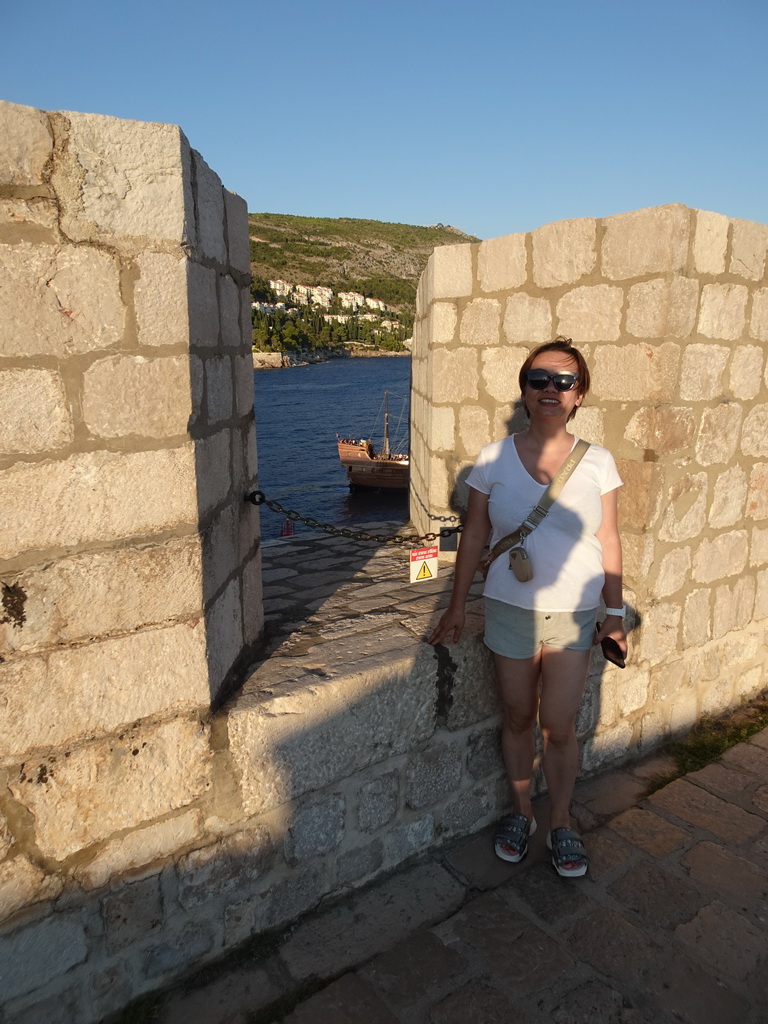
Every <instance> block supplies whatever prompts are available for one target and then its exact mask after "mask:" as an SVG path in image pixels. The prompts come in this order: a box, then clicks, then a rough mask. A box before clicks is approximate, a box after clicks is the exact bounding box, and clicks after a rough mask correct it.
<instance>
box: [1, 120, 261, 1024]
mask: <svg viewBox="0 0 768 1024" xmlns="http://www.w3.org/2000/svg"><path fill="white" fill-rule="evenodd" d="M249 282H250V266H249V250H248V228H247V210H246V206H245V203H244V201H243V200H242V199H240V198H239V197H238V196H236V195H234V194H232V193H230V192H228V191H227V190H226V189H224V188H222V184H221V181H220V180H219V178H218V177H217V175H216V174H215V173H214V172H213V171H212V170H211V169H210V168H209V167H208V166H207V164H206V163H205V161H204V160H203V159H202V157H201V156H200V155H199V154H198V153H196V152H195V151H194V150H192V149H191V148H190V146H189V143H188V142H187V140H186V138H185V137H184V135H183V134H182V132H181V131H180V130H179V128H177V127H174V126H171V125H162V124H145V123H139V122H130V121H120V120H117V119H114V118H109V117H102V116H96V115H89V114H82V113H69V112H66V113H65V112H56V113H47V112H44V111H40V110H35V109H32V108H28V107H20V106H15V105H13V104H8V103H0V472H1V474H2V482H1V483H0V600H1V604H0V736H2V742H1V743H0V919H1V920H3V921H6V922H7V927H6V930H5V932H4V933H3V937H2V938H0V944H1V945H2V957H0V959H1V960H2V962H3V964H4V967H3V978H2V981H0V991H2V993H3V999H2V1000H0V1001H4V1000H5V999H8V998H14V999H17V1000H21V1003H24V1001H25V1000H30V999H32V998H33V994H34V993H35V992H36V991H37V990H38V989H39V988H40V987H41V986H42V987H43V988H44V987H45V985H46V984H48V983H53V984H54V988H55V987H56V984H57V979H59V980H60V979H61V978H64V977H65V976H66V974H67V972H68V971H69V970H70V969H71V968H72V966H73V965H76V964H81V963H85V962H86V961H88V962H89V963H90V964H91V966H92V969H93V970H95V971H96V974H97V975H98V971H99V969H106V968H105V964H107V963H108V958H107V959H106V960H105V959H104V957H105V956H106V954H105V952H104V941H105V940H104V938H103V935H104V927H105V926H104V924H103V921H104V918H103V917H102V915H101V913H100V912H99V911H98V910H97V909H95V907H97V906H98V904H95V903H94V902H93V901H91V903H90V904H87V901H84V898H83V891H87V890H92V889H94V887H97V886H99V885H101V884H103V883H104V881H106V879H108V878H110V877H113V876H116V875H119V874H121V873H125V872H126V871H129V870H131V869H132V868H135V867H136V865H137V864H138V865H140V864H145V863H147V862H148V861H152V860H154V859H157V858H158V857H161V856H163V854H166V855H167V854H168V853H169V852H171V851H177V850H178V849H179V848H189V846H190V845H191V844H194V843H195V842H197V843H198V844H200V843H201V842H202V841H203V840H202V838H201V837H202V836H203V829H202V814H201V811H200V810H199V809H198V808H197V804H199V802H200V801H201V800H202V799H203V798H204V797H205V796H206V794H207V792H208V791H209V789H210V787H211V774H212V761H213V741H212V740H211V719H210V709H211V706H212V705H216V704H217V703H218V702H219V701H221V699H222V698H223V697H224V696H225V695H226V693H227V692H228V688H229V685H230V683H231V681H232V680H233V679H234V678H236V674H237V671H238V664H239V662H240V661H241V660H242V659H243V658H244V657H245V656H246V655H247V652H248V648H249V646H252V645H253V644H254V642H255V641H256V640H257V639H258V637H259V635H260V632H261V628H262V621H263V619H262V615H263V613H262V601H261V574H260V560H259V534H258V516H257V515H256V514H255V510H254V509H253V508H252V507H250V508H249V507H247V506H246V505H245V503H244V502H243V500H242V496H243V493H244V492H245V490H247V489H248V487H252V486H254V485H255V483H256V449H255V433H254V413H253V371H252V363H251V340H250V335H251V329H250V296H249ZM132 830H138V831H132ZM153 898H155V897H153ZM157 898H159V897H157ZM150 902H151V900H150ZM86 905H87V906H88V909H85V908H86ZM105 913H106V917H107V919H108V917H109V913H108V912H105ZM30 919H31V921H32V922H33V924H32V926H31V930H30ZM99 922H101V923H99ZM100 935H101V938H100V937H99V936H100ZM11 936H15V938H11ZM111 941H112V940H110V939H107V940H106V942H107V949H109V948H111V947H110V942H111ZM121 941H122V940H120V941H119V942H118V946H119V944H120V942H121ZM25 943H26V944H27V945H29V948H30V949H31V948H32V947H33V946H35V945H36V944H40V943H42V950H43V952H42V953H41V955H40V957H37V956H32V957H31V959H30V960H29V961H28V962H27V961H26V960H25V957H24V955H23V952H24V949H25V948H27V947H26V946H25ZM30 944H31V945H30ZM112 951H113V952H114V950H112ZM93 965H96V966H95V967H94V966H93ZM107 973H108V972H107ZM99 977H101V980H100V982H99V984H101V985H102V986H103V987H104V990H105V992H108V991H111V992H112V994H111V996H110V997H109V998H107V996H106V995H105V996H104V1000H105V1001H104V1005H105V1006H107V1007H109V1006H110V1005H111V1006H112V1007H114V1006H115V1005H116V1004H115V998H116V996H115V992H116V991H117V990H116V989H115V986H116V985H118V982H117V980H116V978H112V980H111V981H108V980H107V979H106V978H105V977H104V976H101V975H99ZM121 984H122V983H121ZM66 988H67V986H66V984H65V983H64V982H61V984H60V989H61V991H64V990H65V989H66ZM118 988H119V986H118ZM120 993H122V995H123V996H125V994H126V989H125V985H124V984H122V988H121V989H120ZM129 994H130V993H129ZM60 995H61V993H59V996H56V998H54V1000H53V1001H54V1003H55V1002H56V1001H57V1000H59V999H60ZM117 998H118V1000H119V993H118V997H117ZM110 999H111V1002H110ZM97 1002H98V1000H97ZM81 1010H82V1007H81ZM21 1012H22V1011H21V1010H19V1013H21ZM29 1012H30V1014H31V1016H32V1018H34V1013H33V1012H32V1011H29ZM94 1012H95V1011H94ZM9 1013H10V1011H9ZM11 1019H14V1020H15V1019H16V1017H15V1016H13V1015H11V1016H9V1017H8V1020H11ZM19 1019H21V1017H20V1018H19ZM37 1019H52V1018H48V1017H47V1015H45V1014H44V1015H43V1016H42V1017H41V1016H38V1017H37ZM56 1019H59V1018H58V1017H57V1018H56ZM70 1019H79V1020H87V1019H90V1018H89V1017H88V1014H87V1013H86V1012H85V1011H84V1010H82V1012H80V1011H78V1013H77V1014H76V1015H75V1016H73V1017H71V1018H70Z"/></svg>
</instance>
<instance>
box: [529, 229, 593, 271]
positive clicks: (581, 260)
mask: <svg viewBox="0 0 768 1024" xmlns="http://www.w3.org/2000/svg"><path fill="white" fill-rule="evenodd" d="M531 240H532V242H533V280H534V281H535V283H536V284H537V285H538V286H539V287H540V288H557V287H559V286H560V285H563V284H575V283H576V282H577V281H578V280H579V279H580V278H582V277H584V276H585V275H586V274H590V273H591V272H592V270H594V267H595V264H596V262H597V247H596V242H597V221H595V220H593V219H592V218H591V217H584V218H580V219H578V220H561V221H556V222H555V223H554V224H544V225H543V226H542V227H540V228H537V229H536V230H535V231H534V232H532V234H531Z"/></svg>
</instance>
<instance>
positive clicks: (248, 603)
mask: <svg viewBox="0 0 768 1024" xmlns="http://www.w3.org/2000/svg"><path fill="white" fill-rule="evenodd" d="M242 587H243V643H244V644H246V645H248V644H253V643H255V642H256V641H257V640H258V638H259V637H260V635H261V631H262V629H263V628H264V599H263V589H262V583H261V552H260V551H257V552H256V554H255V555H253V557H251V558H250V559H249V560H248V562H247V563H246V564H245V565H244V566H243V582H242Z"/></svg>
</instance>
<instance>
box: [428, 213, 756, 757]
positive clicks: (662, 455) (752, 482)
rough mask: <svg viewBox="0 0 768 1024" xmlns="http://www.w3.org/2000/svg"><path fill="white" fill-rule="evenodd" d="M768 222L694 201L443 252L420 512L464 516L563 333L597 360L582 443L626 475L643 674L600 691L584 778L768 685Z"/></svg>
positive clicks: (630, 584) (435, 260)
mask: <svg viewBox="0 0 768 1024" xmlns="http://www.w3.org/2000/svg"><path fill="white" fill-rule="evenodd" d="M767 247H768V227H766V226H764V225H761V224H754V223H751V222H748V221H743V220H729V219H728V218H727V217H725V216H723V215H721V214H718V213H710V212H706V211H702V210H691V209H688V208H687V207H685V206H681V205H671V206H663V207H657V208H652V209H645V210H637V211H634V212H632V213H625V214H620V215H618V216H614V217H608V218H606V219H604V220H595V219H591V218H584V219H578V220H567V221H561V222H558V223H554V224H546V225H544V226H543V227H540V228H537V229H536V230H535V231H533V232H531V233H530V234H517V235H510V236H507V237H504V238H496V239H492V240H490V241H487V242H482V243H480V244H472V245H456V246H449V247H444V248H441V249H436V250H435V252H434V253H433V255H432V257H431V259H430V262H429V264H428V266H427V268H426V270H425V272H424V274H423V276H422V279H421V282H420V285H419V292H418V310H417V322H416V329H415V332H414V344H413V395H412V420H411V438H412V459H411V465H412V471H411V472H412V488H411V497H412V501H411V512H412V517H413V521H414V523H415V524H416V527H417V530H418V532H419V533H423V532H425V531H426V530H428V529H433V528H434V525H433V522H434V521H433V520H430V519H429V514H431V515H433V516H439V515H455V514H457V513H459V512H460V510H461V509H463V508H464V507H465V500H466V493H465V491H466V488H465V485H464V480H465V479H466V474H467V472H468V470H469V468H470V466H471V465H472V463H473V461H474V459H475V456H476V454H477V452H478V451H479V449H480V448H481V447H482V446H483V445H484V444H486V443H488V442H489V441H490V440H494V439H496V438H499V437H503V436H505V435H506V434H507V433H512V432H514V431H515V430H519V429H522V427H523V426H524V423H525V419H524V416H522V415H521V413H520V411H519V410H518V409H516V400H517V399H518V398H519V387H518V384H517V372H518V370H519V367H520V364H521V363H522V362H523V360H524V358H525V355H526V353H527V352H528V351H529V350H530V349H531V348H532V347H534V346H535V345H537V344H540V343H542V342H545V341H550V340H552V338H554V337H555V335H557V334H565V335H567V336H569V337H572V338H573V340H574V343H575V344H576V345H578V346H579V347H580V348H581V349H582V350H583V352H584V354H585V356H586V357H587V361H588V363H589V366H590V370H591V373H592V390H591V393H590V395H589V396H588V398H587V400H586V403H585V405H584V407H583V408H582V409H580V410H579V412H578V414H577V416H576V419H575V420H574V421H573V425H572V429H573V430H574V431H575V432H577V433H578V434H580V435H581V436H583V437H585V438H586V439H587V440H589V441H594V442H597V443H600V444H604V445H605V446H606V447H608V448H609V449H610V450H611V451H612V452H613V453H614V455H615V457H616V459H617V462H618V465H619V470H620V472H621V475H622V477H623V479H624V481H625V483H624V487H622V489H621V491H620V492H619V493H620V523H621V529H622V537H623V543H624V552H625V581H626V587H625V592H626V594H627V599H628V602H629V603H630V604H631V605H632V606H633V607H634V609H635V612H634V619H633V621H632V622H630V625H631V626H633V627H634V631H633V632H632V634H631V636H630V650H631V665H630V666H628V668H627V669H626V670H625V671H624V672H620V671H619V670H617V669H613V668H611V669H608V670H607V671H606V672H605V673H604V674H602V676H601V677H592V678H591V680H590V688H589V694H588V700H587V702H586V704H585V708H584V711H583V714H582V719H581V722H580V731H581V733H582V737H583V738H584V739H587V743H586V744H585V747H584V751H583V758H584V761H585V765H586V766H587V767H594V766H595V765H597V764H599V763H602V762H603V761H605V760H609V759H614V758H616V759H618V758H622V757H626V756H627V754H630V753H632V752H636V751H638V750H642V749H646V748H649V747H651V746H653V745H655V744H658V743H659V742H660V741H661V740H662V739H663V738H664V737H667V736H669V735H670V734H673V733H675V732H678V731H680V730H682V729H684V728H686V727H688V726H689V725H690V724H691V723H692V722H693V721H695V720H696V719H697V718H698V717H699V716H700V715H702V714H704V713H706V712H716V711H720V710H722V709H725V708H727V707H729V706H731V705H733V704H735V703H738V701H739V699H740V698H742V697H745V696H749V695H750V694H754V693H755V692H756V691H759V690H761V689H762V688H763V687H764V686H765V685H766V683H767V682H768V666H767V665H766V662H765V641H766V639H767V637H766V625H767V624H766V617H768V370H767V369H766V347H767V344H768V280H766V248H767Z"/></svg>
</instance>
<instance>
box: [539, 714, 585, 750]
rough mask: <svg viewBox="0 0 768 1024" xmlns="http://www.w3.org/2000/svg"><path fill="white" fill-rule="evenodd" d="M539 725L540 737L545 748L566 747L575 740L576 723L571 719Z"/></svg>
mask: <svg viewBox="0 0 768 1024" xmlns="http://www.w3.org/2000/svg"><path fill="white" fill-rule="evenodd" d="M540 724H541V736H542V739H543V740H544V743H545V744H546V745H547V746H554V747H567V746H570V745H571V744H572V743H574V742H575V740H576V723H575V721H574V720H573V719H569V720H568V721H565V722H551V723H546V724H545V723H544V722H542V723H540Z"/></svg>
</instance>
